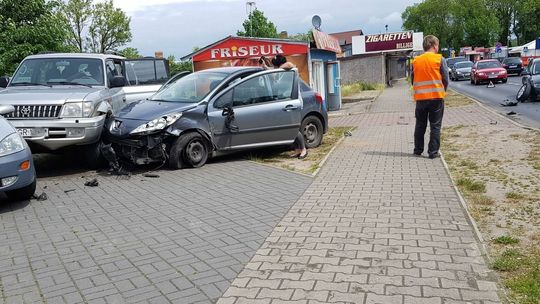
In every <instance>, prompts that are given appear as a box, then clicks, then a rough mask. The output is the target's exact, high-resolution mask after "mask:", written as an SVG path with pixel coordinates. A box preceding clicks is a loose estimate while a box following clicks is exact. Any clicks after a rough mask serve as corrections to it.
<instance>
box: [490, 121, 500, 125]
mask: <svg viewBox="0 0 540 304" xmlns="http://www.w3.org/2000/svg"><path fill="white" fill-rule="evenodd" d="M497 123H498V122H497V121H496V120H491V121H490V122H489V124H490V125H492V126H494V125H496V124H497Z"/></svg>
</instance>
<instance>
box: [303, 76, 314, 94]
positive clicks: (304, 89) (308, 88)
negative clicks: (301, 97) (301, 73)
mask: <svg viewBox="0 0 540 304" xmlns="http://www.w3.org/2000/svg"><path fill="white" fill-rule="evenodd" d="M310 91H313V90H312V89H311V87H310V86H308V85H307V83H305V82H304V81H303V80H302V79H300V92H302V93H303V92H310Z"/></svg>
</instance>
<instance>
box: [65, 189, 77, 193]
mask: <svg viewBox="0 0 540 304" xmlns="http://www.w3.org/2000/svg"><path fill="white" fill-rule="evenodd" d="M75 190H76V189H68V190H64V193H70V192H73V191H75Z"/></svg>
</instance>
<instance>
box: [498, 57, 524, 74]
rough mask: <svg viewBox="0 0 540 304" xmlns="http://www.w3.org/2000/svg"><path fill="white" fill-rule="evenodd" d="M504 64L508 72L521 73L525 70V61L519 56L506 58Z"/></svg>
mask: <svg viewBox="0 0 540 304" xmlns="http://www.w3.org/2000/svg"><path fill="white" fill-rule="evenodd" d="M502 66H503V68H505V69H506V72H507V73H508V74H518V75H521V72H523V62H522V61H521V58H519V57H508V58H504V59H503V61H502Z"/></svg>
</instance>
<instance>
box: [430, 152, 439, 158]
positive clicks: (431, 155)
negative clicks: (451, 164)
mask: <svg viewBox="0 0 540 304" xmlns="http://www.w3.org/2000/svg"><path fill="white" fill-rule="evenodd" d="M440 156H441V155H440V154H439V153H433V154H430V155H429V159H435V158H438V157H440Z"/></svg>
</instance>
